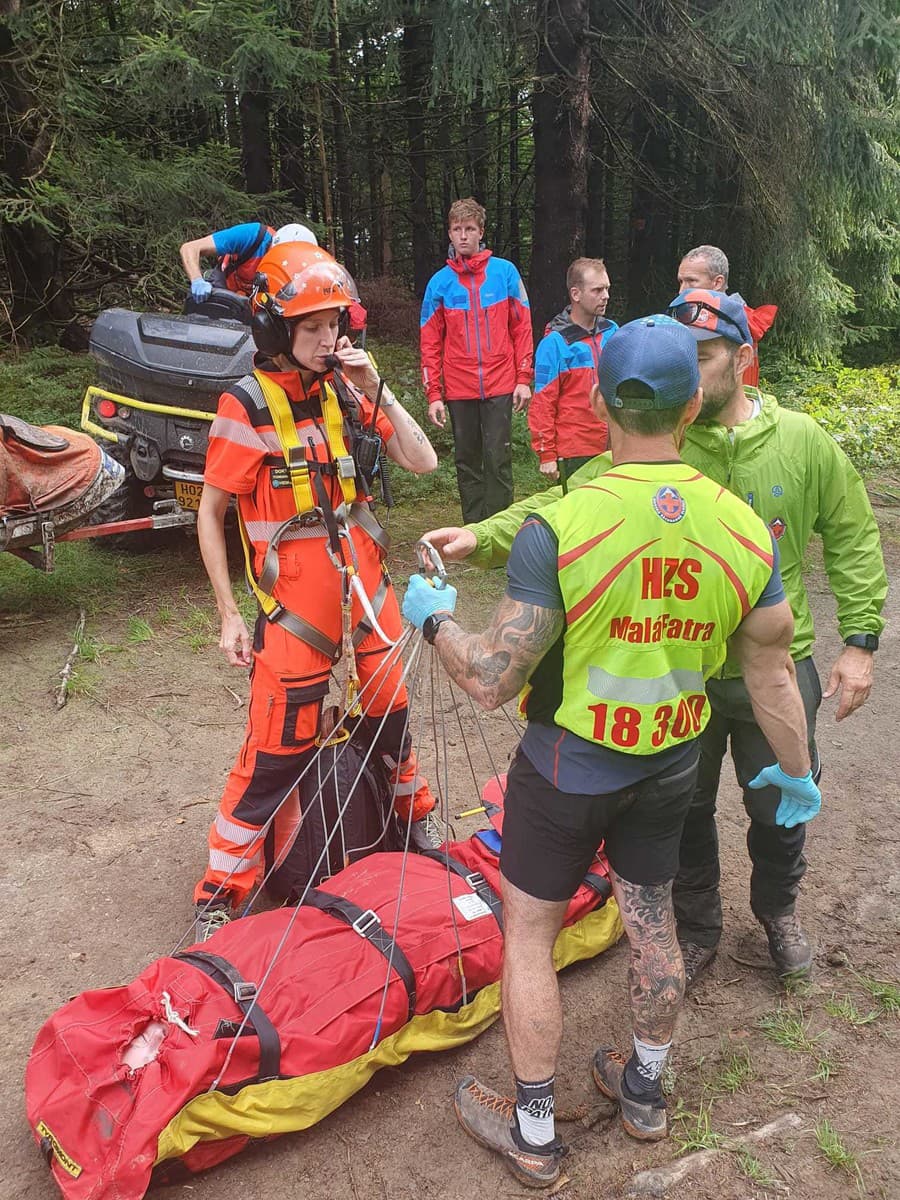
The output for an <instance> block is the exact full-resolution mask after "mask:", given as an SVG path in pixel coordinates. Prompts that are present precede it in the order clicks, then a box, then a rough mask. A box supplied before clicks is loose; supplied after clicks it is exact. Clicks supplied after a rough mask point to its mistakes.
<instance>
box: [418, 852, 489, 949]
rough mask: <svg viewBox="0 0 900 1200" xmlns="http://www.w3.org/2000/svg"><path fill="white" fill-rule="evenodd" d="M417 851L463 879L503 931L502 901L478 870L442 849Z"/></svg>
mask: <svg viewBox="0 0 900 1200" xmlns="http://www.w3.org/2000/svg"><path fill="white" fill-rule="evenodd" d="M419 853H420V854H421V855H422V857H423V858H433V859H434V861H435V862H439V863H443V864H444V866H445V867H449V868H450V870H451V871H452V872H453V873H454V874H455V875H459V876H460V878H461V879H464V880H465V881H466V883H467V884H468V885H469V887H470V888H471V889H472V891H473V892H475V893H476V894H477V895H478V897H479V898H480V899H481V900H483V901H484V903H485V904H486V905H487V906H488V908H489V909H490V910H491V915H492V916H493V918H494V920H495V921H496V922H497V925H498V926H499V928H500V932H501V933H502V932H503V901H502V900H501V899H500V897H499V896H498V895H497V893H496V892H495V891H494V889H493V888H492V887H491V885H490V884H489V883H488V881H487V880H486V879H485V877H484V876H483V875H482V874H481V872H480V871H473V870H472V869H471V868H470V867H467V866H465V865H464V864H463V863H461V862H457V861H456V859H455V858H451V857H450V855H449V854H445V853H444V851H443V850H420V851H419Z"/></svg>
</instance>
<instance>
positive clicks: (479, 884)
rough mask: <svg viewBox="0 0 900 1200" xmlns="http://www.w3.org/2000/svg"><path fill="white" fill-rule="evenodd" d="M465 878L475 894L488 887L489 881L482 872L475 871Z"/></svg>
mask: <svg viewBox="0 0 900 1200" xmlns="http://www.w3.org/2000/svg"><path fill="white" fill-rule="evenodd" d="M463 878H464V879H465V881H466V883H467V884H468V885H469V887H470V888H471V889H472V891H473V892H477V891H479V890H480V889H481V888H483V887H485V886H486V885H487V880H486V879H485V877H484V876H483V875H482V873H481V872H480V871H473V872H472V873H471V875H464V876H463Z"/></svg>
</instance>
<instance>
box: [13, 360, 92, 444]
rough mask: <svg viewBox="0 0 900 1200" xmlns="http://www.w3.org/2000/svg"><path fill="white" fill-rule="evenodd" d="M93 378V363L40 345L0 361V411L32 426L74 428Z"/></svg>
mask: <svg viewBox="0 0 900 1200" xmlns="http://www.w3.org/2000/svg"><path fill="white" fill-rule="evenodd" d="M95 379H96V368H95V365H94V360H93V359H92V358H91V357H90V355H88V354H74V353H72V351H70V350H60V349H59V347H58V346H40V347H38V348H37V349H36V350H29V351H28V352H27V353H26V354H14V355H10V356H9V357H7V358H4V359H0V396H2V397H3V401H2V404H0V408H2V409H3V411H4V412H8V413H12V414H13V416H16V417H22V418H23V420H25V421H31V423H32V424H33V425H68V426H69V427H70V428H72V429H77V428H78V427H79V423H80V421H81V401H82V398H83V396H84V392H85V388H87V387H88V386H89V385H90V384H92V383H93V382H94V381H95Z"/></svg>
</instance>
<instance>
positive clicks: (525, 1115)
mask: <svg viewBox="0 0 900 1200" xmlns="http://www.w3.org/2000/svg"><path fill="white" fill-rule="evenodd" d="M554 1082H555V1076H553V1075H551V1076H550V1078H549V1079H542V1080H541V1081H540V1082H538V1083H523V1081H522V1080H521V1079H516V1119H517V1121H518V1122H519V1132H520V1133H521V1135H522V1137H523V1138H524V1139H525V1141H526V1142H528V1143H529V1145H531V1146H546V1144H547V1143H548V1142H552V1141H553V1139H554V1137H555V1136H556V1126H555V1124H554V1121H553V1084H554Z"/></svg>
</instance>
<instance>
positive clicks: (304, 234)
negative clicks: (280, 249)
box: [272, 224, 319, 246]
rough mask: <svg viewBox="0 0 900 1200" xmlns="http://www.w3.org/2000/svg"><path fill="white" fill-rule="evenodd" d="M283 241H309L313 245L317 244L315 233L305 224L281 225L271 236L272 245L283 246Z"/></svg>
mask: <svg viewBox="0 0 900 1200" xmlns="http://www.w3.org/2000/svg"><path fill="white" fill-rule="evenodd" d="M285 242H311V243H312V245H313V246H318V244H319V242H318V239H317V237H316V235H315V234H314V233H313V231H312V230H311V229H307V227H306V226H305V225H296V224H295V225H282V227H281V228H280V229H279V230H278V231H277V232H276V234H275V236H274V237H273V238H272V245H273V246H283V245H284V243H285Z"/></svg>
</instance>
